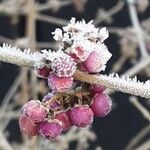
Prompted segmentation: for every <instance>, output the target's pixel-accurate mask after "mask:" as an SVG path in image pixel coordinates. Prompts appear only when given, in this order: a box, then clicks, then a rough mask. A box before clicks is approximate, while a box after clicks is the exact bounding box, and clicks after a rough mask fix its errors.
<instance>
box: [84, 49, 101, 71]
mask: <svg viewBox="0 0 150 150" xmlns="http://www.w3.org/2000/svg"><path fill="white" fill-rule="evenodd" d="M83 65H84V67H85V68H86V69H87V70H88V72H90V73H98V72H100V71H101V70H102V67H103V65H102V60H101V56H100V55H99V54H98V52H97V51H93V52H91V54H90V55H89V57H88V58H87V59H86V61H85V62H83Z"/></svg>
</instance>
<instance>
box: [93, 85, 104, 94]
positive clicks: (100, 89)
mask: <svg viewBox="0 0 150 150" xmlns="http://www.w3.org/2000/svg"><path fill="white" fill-rule="evenodd" d="M105 90H106V87H104V86H102V85H98V84H93V85H91V87H90V92H91V94H94V95H95V94H96V93H101V92H103V91H105Z"/></svg>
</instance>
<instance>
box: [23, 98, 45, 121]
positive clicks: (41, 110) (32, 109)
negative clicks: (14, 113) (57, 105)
mask: <svg viewBox="0 0 150 150" xmlns="http://www.w3.org/2000/svg"><path fill="white" fill-rule="evenodd" d="M22 113H23V114H24V115H26V116H27V117H28V118H30V119H31V120H32V121H34V122H35V123H38V122H41V121H44V119H45V118H46V116H47V114H48V111H47V109H46V108H45V107H44V106H43V105H41V102H40V101H39V100H31V101H29V102H27V103H26V104H25V105H24V106H23V107H22Z"/></svg>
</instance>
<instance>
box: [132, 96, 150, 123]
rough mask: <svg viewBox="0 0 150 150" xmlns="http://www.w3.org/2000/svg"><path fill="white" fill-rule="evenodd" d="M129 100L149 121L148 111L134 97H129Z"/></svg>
mask: <svg viewBox="0 0 150 150" xmlns="http://www.w3.org/2000/svg"><path fill="white" fill-rule="evenodd" d="M130 102H131V103H132V104H133V105H134V106H135V107H136V108H137V109H138V110H139V111H140V112H141V114H142V115H143V117H144V118H145V119H146V120H148V121H149V122H150V113H149V111H148V110H147V109H146V108H145V107H144V106H143V105H141V104H140V103H139V101H138V100H137V98H136V97H130Z"/></svg>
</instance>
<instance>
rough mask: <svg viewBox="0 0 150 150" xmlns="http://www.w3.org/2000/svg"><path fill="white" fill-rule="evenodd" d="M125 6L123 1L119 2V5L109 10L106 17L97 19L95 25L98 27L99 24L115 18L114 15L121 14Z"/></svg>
mask: <svg viewBox="0 0 150 150" xmlns="http://www.w3.org/2000/svg"><path fill="white" fill-rule="evenodd" d="M123 6H124V2H123V1H122V0H119V1H118V3H117V5H115V6H114V7H113V8H111V9H109V10H108V11H107V12H106V13H105V15H104V16H102V17H101V18H99V17H98V18H96V19H95V21H94V22H95V23H94V24H95V25H98V24H99V23H101V22H102V21H104V20H106V19H107V18H108V17H110V16H113V15H114V14H116V13H117V12H119V11H120V10H121V9H122V8H123Z"/></svg>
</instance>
